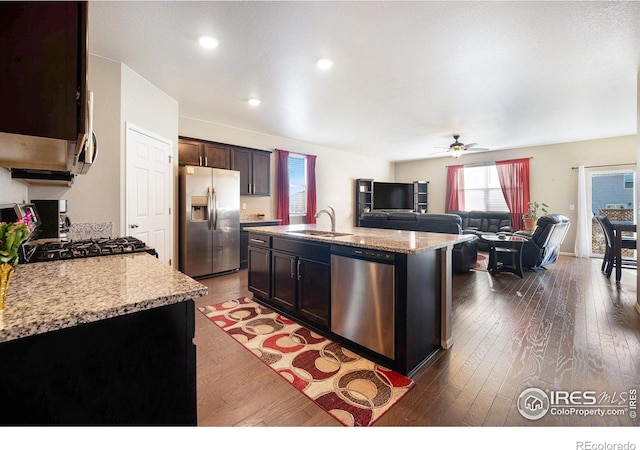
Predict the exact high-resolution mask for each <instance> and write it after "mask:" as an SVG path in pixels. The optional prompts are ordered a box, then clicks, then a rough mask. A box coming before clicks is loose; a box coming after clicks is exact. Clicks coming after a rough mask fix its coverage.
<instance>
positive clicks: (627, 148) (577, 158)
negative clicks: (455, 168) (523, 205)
mask: <svg viewBox="0 0 640 450" xmlns="http://www.w3.org/2000/svg"><path fill="white" fill-rule="evenodd" d="M637 152H638V148H637V141H636V135H632V136H622V137H615V138H608V139H597V140H591V141H581V142H571V143H566V144H554V145H543V146H538V147H526V148H519V149H513V150H501V151H493V152H485V153H476V154H473V153H472V154H468V155H464V156H462V157H461V158H460V159H458V160H456V159H454V158H451V157H446V158H436V159H425V160H420V161H411V162H403V163H396V165H395V178H396V181H399V182H408V181H413V180H426V181H429V211H430V212H436V213H437V212H444V209H445V208H444V205H445V186H446V177H447V169H446V167H447V166H448V165H451V164H471V163H478V162H489V161H499V160H503V159H511V158H527V157H533V159H531V163H530V171H531V172H530V176H531V185H530V186H531V199H532V200H536V201H538V202H545V203H546V204H548V205H549V207H550V208H549V212H551V213H558V214H564V215H566V216H567V217H569V219H570V220H571V222H572V223H575V221H576V220H577V210H571V209H570V205H576V204H577V202H578V194H577V189H578V171H577V170H572V169H571V168H572V167H576V166H579V165H585V166H589V165H607V164H617V163H635V162H636V154H637ZM574 241H575V225H574V226H572V227H571V228H570V229H569V233H568V235H567V238H566V239H565V241H564V243H563V245H562V248H561V251H563V252H566V253H573V249H574Z"/></svg>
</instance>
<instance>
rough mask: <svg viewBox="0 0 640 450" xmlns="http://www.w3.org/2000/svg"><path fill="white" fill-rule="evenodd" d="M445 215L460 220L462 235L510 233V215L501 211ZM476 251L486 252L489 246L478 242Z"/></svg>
mask: <svg viewBox="0 0 640 450" xmlns="http://www.w3.org/2000/svg"><path fill="white" fill-rule="evenodd" d="M447 214H455V215H457V216H460V219H462V233H463V234H475V235H476V236H481V235H482V234H486V233H489V234H494V233H498V232H505V233H512V232H513V231H514V230H513V227H512V225H511V213H509V212H501V211H447ZM478 249H479V250H481V251H485V252H488V251H489V244H488V243H486V242H484V241H482V240H480V241H479V242H478Z"/></svg>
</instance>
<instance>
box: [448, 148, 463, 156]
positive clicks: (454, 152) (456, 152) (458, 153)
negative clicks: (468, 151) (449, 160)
mask: <svg viewBox="0 0 640 450" xmlns="http://www.w3.org/2000/svg"><path fill="white" fill-rule="evenodd" d="M449 153H450V154H451V156H453V157H454V158H460V157H461V156H462V154H463V153H464V147H463V148H459V147H458V148H453V147H452V148H451V150H449Z"/></svg>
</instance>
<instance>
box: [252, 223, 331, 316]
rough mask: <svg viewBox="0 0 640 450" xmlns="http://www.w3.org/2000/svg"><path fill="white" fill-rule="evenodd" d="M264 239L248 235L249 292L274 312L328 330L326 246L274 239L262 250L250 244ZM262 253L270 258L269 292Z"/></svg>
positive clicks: (255, 243) (329, 271)
mask: <svg viewBox="0 0 640 450" xmlns="http://www.w3.org/2000/svg"><path fill="white" fill-rule="evenodd" d="M266 239H267V236H256V235H254V233H250V234H249V290H250V291H251V292H253V293H254V294H256V295H257V296H258V297H259V298H260V299H262V300H263V301H266V302H268V303H270V304H271V305H273V306H274V307H275V308H276V309H279V310H281V311H283V312H288V313H290V314H291V315H292V316H295V317H300V318H301V319H304V320H306V321H308V322H311V323H313V324H314V325H317V326H320V327H322V328H326V329H329V317H330V305H331V265H330V261H331V257H330V252H329V249H330V246H329V245H326V244H324V245H323V244H316V243H307V242H303V241H301V240H299V239H286V238H278V237H274V238H273V241H272V245H271V248H270V249H266V248H264V247H261V246H260V245H261V242H254V241H266ZM265 251H269V252H270V254H271V261H270V268H269V270H270V272H271V273H270V284H269V288H266V286H267V280H266V279H265V278H264V275H263V274H264V268H265V259H264V257H265ZM269 289H270V291H269V292H270V295H267V292H268V290H269Z"/></svg>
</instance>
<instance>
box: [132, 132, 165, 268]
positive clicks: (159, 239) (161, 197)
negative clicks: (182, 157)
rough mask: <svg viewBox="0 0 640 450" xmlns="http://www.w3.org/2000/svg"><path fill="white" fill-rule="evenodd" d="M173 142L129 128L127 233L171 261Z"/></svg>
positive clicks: (161, 257)
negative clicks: (171, 159)
mask: <svg viewBox="0 0 640 450" xmlns="http://www.w3.org/2000/svg"><path fill="white" fill-rule="evenodd" d="M171 148H172V145H171V141H170V140H168V139H165V138H162V137H159V136H155V135H153V134H152V133H149V132H146V131H145V130H142V129H140V128H138V127H134V126H132V125H130V124H127V134H126V153H127V155H126V161H127V167H126V174H127V175H126V194H125V199H126V200H125V202H126V224H125V226H126V231H125V232H124V233H123V234H125V235H128V236H133V237H136V238H138V239H140V240H142V241H144V242H145V243H146V244H147V245H148V246H149V247H151V248H154V249H155V250H156V252H158V258H159V259H160V260H161V261H163V262H165V263H167V264H170V260H171V198H172V197H171V196H172V192H171V191H172V190H171V162H170V156H171Z"/></svg>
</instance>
